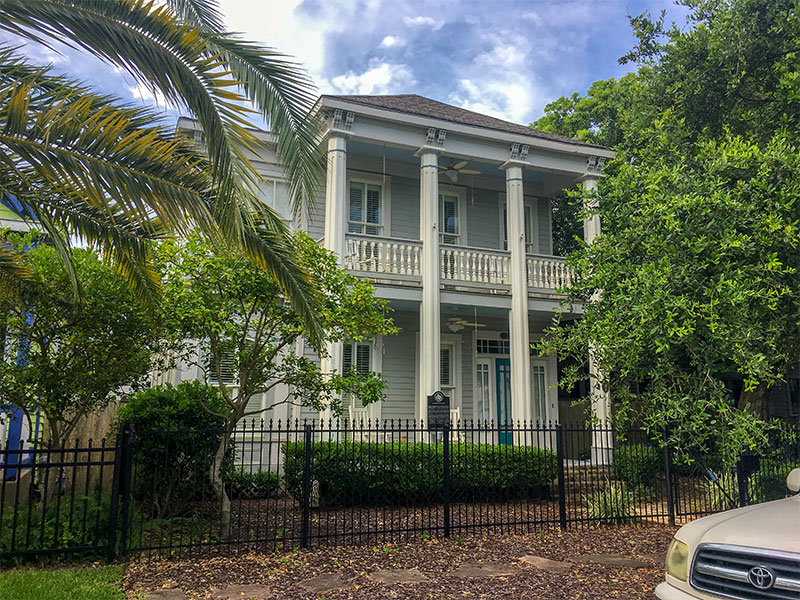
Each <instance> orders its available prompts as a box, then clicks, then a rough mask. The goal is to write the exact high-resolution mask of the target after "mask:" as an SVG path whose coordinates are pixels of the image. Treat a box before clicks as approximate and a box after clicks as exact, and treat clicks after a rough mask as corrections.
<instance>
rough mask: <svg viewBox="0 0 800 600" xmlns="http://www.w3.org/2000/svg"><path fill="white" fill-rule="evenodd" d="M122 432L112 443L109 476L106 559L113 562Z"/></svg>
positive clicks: (115, 545)
mask: <svg viewBox="0 0 800 600" xmlns="http://www.w3.org/2000/svg"><path fill="white" fill-rule="evenodd" d="M121 465H122V434H121V433H118V434H117V437H116V441H115V443H114V471H113V473H112V476H111V508H110V513H109V515H108V551H107V553H106V560H107V561H108V562H114V558H116V554H117V511H118V510H119V480H120V474H121V472H122V467H121Z"/></svg>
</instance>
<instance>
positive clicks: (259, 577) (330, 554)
mask: <svg viewBox="0 0 800 600" xmlns="http://www.w3.org/2000/svg"><path fill="white" fill-rule="evenodd" d="M675 531H676V528H675V527H668V526H665V525H652V524H641V525H633V526H611V527H592V528H587V529H575V530H570V531H566V532H561V531H557V530H555V531H542V532H539V533H536V534H528V535H487V536H483V537H478V536H471V537H466V538H463V539H462V538H459V537H452V538H450V539H448V540H441V539H420V540H418V541H414V542H411V543H406V544H399V545H398V544H382V545H377V546H357V547H353V546H347V547H325V548H319V549H310V550H297V551H294V552H290V553H285V552H283V553H272V554H259V553H254V552H250V553H246V554H245V553H242V554H233V555H228V556H210V557H184V558H180V559H170V560H138V561H137V560H133V561H132V562H131V563H130V565H129V566H128V569H127V572H126V574H125V577H124V579H123V585H124V589H125V591H126V592H127V593H128V596H129V598H132V599H133V598H137V597H141V596H142V594H141V592H144V591H148V590H155V589H163V588H180V589H182V590H183V591H184V592H185V593H186V595H187V596H188V597H189V598H192V599H193V600H194V599H200V598H213V597H214V593H213V590H214V589H216V588H222V587H224V586H225V585H231V584H262V585H265V586H267V587H269V588H270V589H271V590H272V591H273V594H274V596H273V597H274V598H276V599H286V600H320V599H323V598H324V599H325V600H345V599H347V600H366V599H370V600H371V599H392V600H396V599H398V598H408V599H413V600H423V599H425V600H429V599H437V600H438V599H448V600H449V599H456V598H458V599H459V600H464V599H468V600H469V599H482V600H484V599H485V600H500V599H502V600H516V599H531V600H533V599H534V598H536V599H551V598H552V599H554V600H560V599H567V598H570V599H572V598H575V599H578V598H580V599H582V600H583V599H587V600H588V599H600V598H615V599H628V598H630V599H639V598H642V599H643V598H648V599H649V598H653V589H654V588H655V586H656V585H657V584H658V583H659V582H660V581H662V580H663V577H664V566H663V565H664V562H663V561H664V554H665V553H666V549H667V546H668V544H669V541H670V539H671V538H672V535H673V534H674V533H675ZM598 554H606V555H607V554H612V555H621V556H624V557H629V558H637V559H641V561H642V562H645V563H647V564H648V565H649V566H647V567H639V568H634V567H626V566H619V565H603V564H593V563H590V564H584V563H581V562H580V560H581V557H582V556H583V557H585V556H589V555H598ZM525 555H536V556H541V557H545V558H549V559H552V560H556V561H573V562H574V564H573V565H572V566H571V567H570V568H569V570H568V571H567V572H565V573H553V572H548V571H542V570H539V569H538V568H536V567H534V566H531V565H529V564H525V563H524V562H521V561H520V560H519V559H520V558H521V557H522V556H525ZM471 562H481V563H494V564H500V565H503V566H508V567H509V569H510V570H511V571H512V574H510V575H506V576H502V577H456V576H453V575H451V573H452V572H453V571H454V570H455V569H456V568H458V567H459V566H460V565H462V564H463V563H471ZM414 567H416V568H418V569H419V571H420V572H421V573H423V574H424V575H425V576H426V577H428V579H429V581H426V582H424V583H413V584H410V583H405V584H396V583H394V584H384V583H377V582H375V581H373V580H371V579H370V578H369V577H368V576H369V575H370V574H371V573H373V572H375V571H377V570H379V569H410V568H414ZM329 573H336V574H338V575H339V576H340V577H341V580H342V581H343V585H342V586H341V588H342V589H338V590H333V591H327V592H324V593H315V592H310V591H307V590H306V589H304V588H303V587H301V586H300V585H299V584H300V583H301V582H303V581H305V580H308V579H310V578H314V577H317V576H319V575H323V574H329ZM137 592H139V593H137Z"/></svg>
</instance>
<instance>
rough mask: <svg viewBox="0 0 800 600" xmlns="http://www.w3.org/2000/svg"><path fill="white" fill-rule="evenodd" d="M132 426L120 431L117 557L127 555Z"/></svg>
mask: <svg viewBox="0 0 800 600" xmlns="http://www.w3.org/2000/svg"><path fill="white" fill-rule="evenodd" d="M133 435H134V433H133V425H132V424H131V423H128V424H127V425H125V428H124V429H123V431H122V458H121V461H120V480H119V497H120V501H121V504H122V507H121V509H120V519H121V521H122V522H121V523H120V533H119V556H125V555H126V554H127V553H128V525H129V523H128V517H129V513H130V507H131V492H132V491H133V490H132V489H131V482H132V480H133V448H132V446H133Z"/></svg>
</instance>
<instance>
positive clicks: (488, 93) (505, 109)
mask: <svg viewBox="0 0 800 600" xmlns="http://www.w3.org/2000/svg"><path fill="white" fill-rule="evenodd" d="M483 37H484V41H486V42H487V43H488V46H489V49H488V50H486V51H485V52H482V53H481V54H478V55H477V56H476V57H475V59H474V60H473V61H471V62H469V63H467V64H464V65H462V66H461V67H460V68H459V70H458V71H459V73H460V74H461V78H460V80H459V81H458V87H457V89H456V90H455V91H453V92H452V93H451V94H450V96H449V98H448V101H449V102H451V103H453V104H456V105H458V106H461V107H462V108H466V109H468V110H474V111H475V112H480V113H484V114H488V115H492V116H495V117H498V118H501V119H505V120H507V121H512V122H515V123H523V124H524V123H527V122H528V120H530V115H531V113H532V112H533V110H534V109H535V108H537V107H538V106H539V105H541V104H542V103H543V102H545V101H546V100H545V96H544V94H543V93H542V92H543V90H541V89H540V86H538V85H537V81H536V77H535V74H534V70H533V69H532V68H531V67H530V64H529V63H530V56H531V53H532V52H533V50H532V47H531V43H530V42H529V41H528V39H527V38H526V37H525V36H522V35H515V34H512V33H511V32H509V31H500V32H497V33H489V34H486V35H485V36H483Z"/></svg>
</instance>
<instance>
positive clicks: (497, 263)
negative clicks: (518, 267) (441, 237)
mask: <svg viewBox="0 0 800 600" xmlns="http://www.w3.org/2000/svg"><path fill="white" fill-rule="evenodd" d="M439 255H440V261H439V264H440V267H441V278H442V280H443V281H465V282H468V283H485V284H489V285H492V284H494V285H497V284H500V285H506V284H510V283H511V276H510V268H511V255H510V254H509V253H508V252H502V251H500V250H477V249H475V248H466V247H463V246H446V245H442V246H440V250H439Z"/></svg>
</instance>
